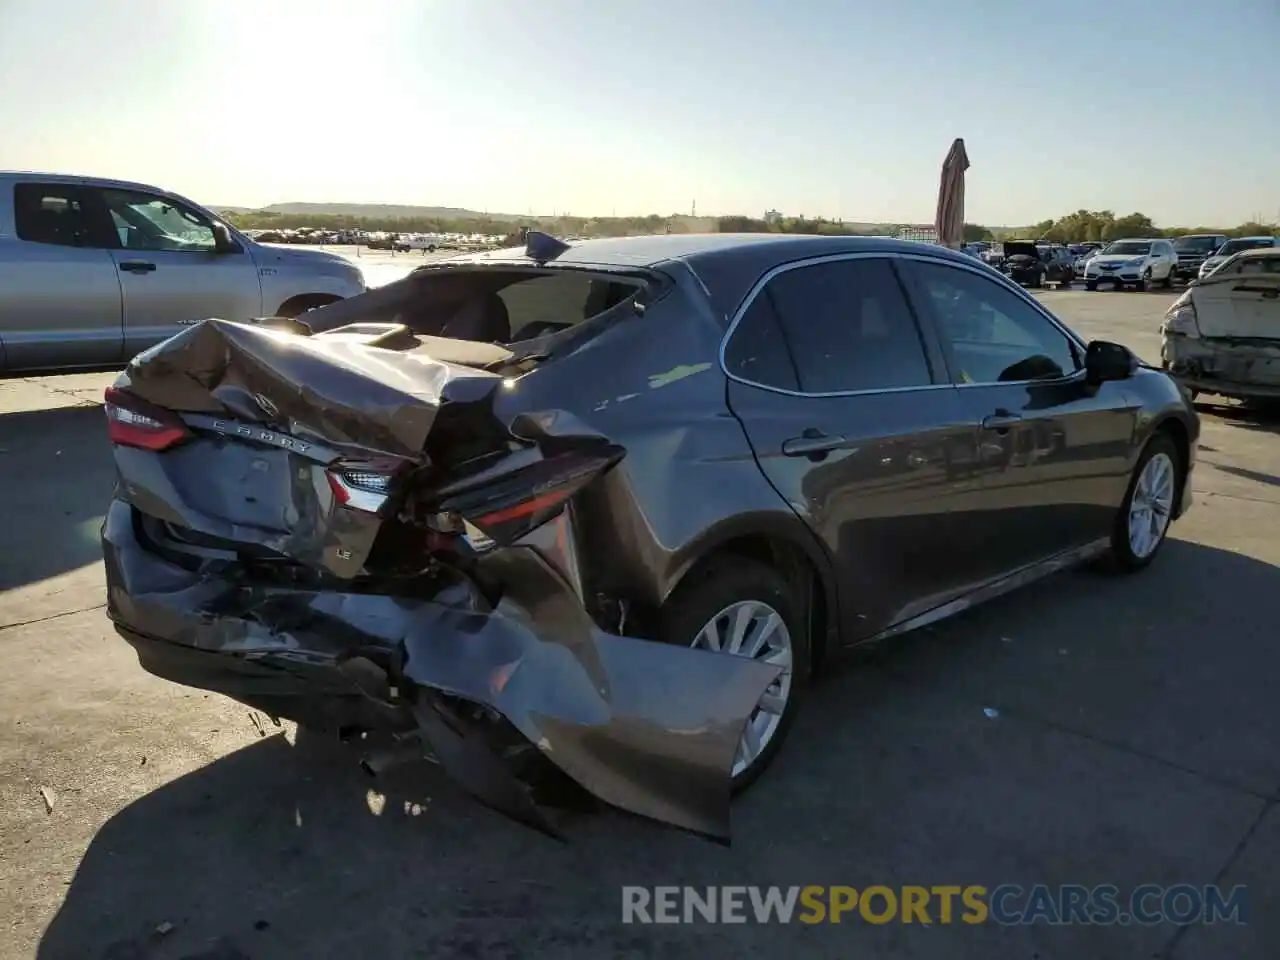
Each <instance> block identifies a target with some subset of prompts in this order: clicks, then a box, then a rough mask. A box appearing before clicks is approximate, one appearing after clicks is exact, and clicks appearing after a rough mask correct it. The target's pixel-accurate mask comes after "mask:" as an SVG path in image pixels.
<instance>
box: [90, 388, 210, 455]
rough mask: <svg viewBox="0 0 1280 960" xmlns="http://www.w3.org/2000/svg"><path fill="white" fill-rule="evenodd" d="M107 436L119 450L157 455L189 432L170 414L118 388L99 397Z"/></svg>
mask: <svg viewBox="0 0 1280 960" xmlns="http://www.w3.org/2000/svg"><path fill="white" fill-rule="evenodd" d="M103 400H104V401H105V404H104V409H105V410H106V414H107V436H108V437H109V438H110V440H111V442H112V443H118V444H119V445H120V446H122V447H137V448H138V449H140V450H151V451H153V452H159V451H161V450H168V449H169V448H170V447H173V446H176V445H177V444H179V443H182V442H183V441H184V440H186V439H187V438H188V437H190V436H191V431H190V430H188V429H187V425H186V424H185V423H183V422H182V418H181V417H179V416H178V415H177V414H176V413H174V412H173V411H172V410H165V409H164V408H162V407H157V406H155V405H154V404H150V403H147V402H146V401H145V400H142V399H141V398H139V397H135V396H134V395H133V394H131V393H129V392H128V391H126V390H121V389H120V388H119V387H107V391H106V393H105V394H104V395H103Z"/></svg>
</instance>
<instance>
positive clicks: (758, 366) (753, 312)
mask: <svg viewBox="0 0 1280 960" xmlns="http://www.w3.org/2000/svg"><path fill="white" fill-rule="evenodd" d="M724 366H725V371H726V372H727V373H729V374H730V375H731V376H734V377H738V378H740V379H742V380H746V381H747V382H748V383H756V384H760V385H761V386H765V387H776V388H778V389H779V390H788V391H791V392H793V393H798V392H799V390H800V374H799V372H798V371H797V370H796V363H795V360H794V359H793V358H792V356H791V348H790V347H789V346H788V345H787V338H786V337H785V336H784V335H783V333H782V325H781V323H780V322H779V321H778V314H777V312H776V311H775V310H774V309H773V300H772V298H771V297H769V296H767V295H766V294H765V293H764V292H763V291H762V292H761V294H760V295H759V296H757V297H756V298H755V299H753V300H752V301H751V305H750V306H748V307H747V311H746V313H744V314H743V315H742V317H741V318H740V319H739V320H738V325H737V326H736V327H734V329H733V335H732V336H731V337H730V338H729V342H728V343H727V344H725V349H724Z"/></svg>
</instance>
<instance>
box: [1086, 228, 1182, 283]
mask: <svg viewBox="0 0 1280 960" xmlns="http://www.w3.org/2000/svg"><path fill="white" fill-rule="evenodd" d="M1177 269H1178V255H1177V254H1176V253H1174V252H1173V244H1172V243H1170V242H1169V241H1168V240H1163V239H1154V238H1153V239H1145V238H1137V239H1132V240H1113V241H1112V242H1111V243H1109V244H1108V245H1107V246H1106V247H1105V248H1104V249H1103V250H1102V252H1101V253H1098V254H1097V255H1095V256H1094V257H1093V258H1092V259H1091V260H1090V261H1089V262H1088V263H1087V264H1086V265H1085V268H1084V285H1085V287H1086V288H1087V289H1089V290H1097V289H1098V284H1099V283H1109V284H1111V285H1112V286H1114V287H1115V288H1116V289H1117V290H1121V289H1124V288H1125V287H1133V288H1134V289H1136V290H1145V289H1147V287H1148V286H1149V285H1150V284H1152V283H1154V282H1157V281H1158V282H1159V283H1160V285H1161V286H1163V287H1172V286H1173V279H1174V277H1175V275H1176V271H1177Z"/></svg>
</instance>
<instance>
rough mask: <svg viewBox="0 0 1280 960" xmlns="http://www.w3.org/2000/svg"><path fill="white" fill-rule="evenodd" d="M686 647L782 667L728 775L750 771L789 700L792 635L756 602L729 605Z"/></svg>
mask: <svg viewBox="0 0 1280 960" xmlns="http://www.w3.org/2000/svg"><path fill="white" fill-rule="evenodd" d="M690 646H691V647H693V648H694V649H697V650H710V651H712V652H713V653H727V654H729V655H731V656H735V657H750V658H751V659H753V660H760V661H763V662H764V663H771V664H773V665H775V666H778V667H781V668H782V673H780V674H779V675H778V678H777V679H776V680H774V681H773V683H771V684H769V686H768V688H767V689H766V690H765V692H764V695H763V696H762V697H761V698H760V702H759V703H758V704H756V707H755V709H754V710H752V711H751V716H750V717H748V718H747V723H746V726H745V727H744V728H743V730H742V738H741V739H740V740H739V741H738V751H737V753H736V754H735V755H734V758H733V776H735V777H737V776H739V775H740V774H741V773H742V772H743V771H745V770H746V769H747V768H748V767H749V766H751V765H752V764H753V763H754V762H755V761H756V760H757V759H758V758H759V757H760V755H761V754H762V753H764V750H765V748H766V747H767V746H768V745H769V743H770V741H771V740H773V737H774V735H775V734H776V733H777V732H778V726H779V724H781V722H782V715H783V714H784V713H785V712H786V709H787V702H788V700H789V699H790V697H791V681H792V661H793V650H792V643H791V631H790V630H789V629H787V623H786V621H785V620H783V619H782V615H781V614H780V613H778V611H777V610H775V609H773V607H771V606H769V604H767V603H765V602H763V601H761V600H741V601H739V602H737V603H731V604H730V605H729V606H727V607H725V608H724V609H723V610H721V611H720V612H719V613H717V614H716V615H715V616H714V617H712V618H711V619H710V620H709V621H708V622H707V623H706V625H704V626H703V628H702V629H701V630H699V631H698V634H697V636H695V637H694V639H693V642H692V643H691V644H690Z"/></svg>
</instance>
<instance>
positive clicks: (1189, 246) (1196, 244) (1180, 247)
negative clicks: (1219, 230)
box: [1173, 237, 1219, 253]
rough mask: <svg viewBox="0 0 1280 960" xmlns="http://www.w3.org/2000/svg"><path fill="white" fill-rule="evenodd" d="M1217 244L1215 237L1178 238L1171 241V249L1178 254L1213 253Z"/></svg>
mask: <svg viewBox="0 0 1280 960" xmlns="http://www.w3.org/2000/svg"><path fill="white" fill-rule="evenodd" d="M1218 242H1219V240H1218V238H1217V237H1179V238H1178V239H1177V240H1175V241H1173V249H1175V250H1177V251H1178V252H1179V253H1213V251H1215V250H1217V249H1218Z"/></svg>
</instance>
